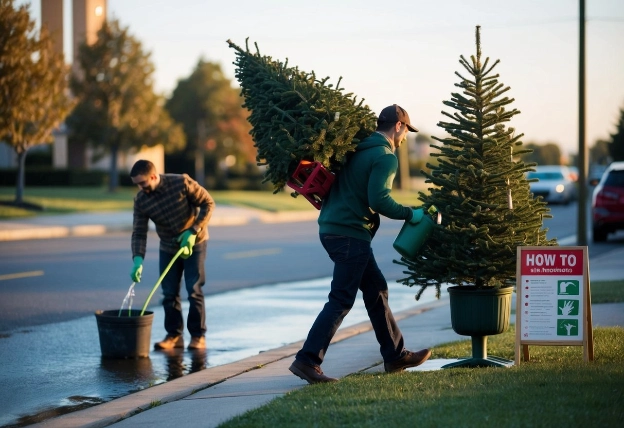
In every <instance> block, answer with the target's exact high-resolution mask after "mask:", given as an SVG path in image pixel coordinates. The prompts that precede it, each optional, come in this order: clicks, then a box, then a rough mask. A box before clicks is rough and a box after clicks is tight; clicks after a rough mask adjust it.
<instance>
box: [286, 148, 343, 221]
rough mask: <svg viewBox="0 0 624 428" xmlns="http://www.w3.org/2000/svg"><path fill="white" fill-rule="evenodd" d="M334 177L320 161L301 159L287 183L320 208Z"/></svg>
mask: <svg viewBox="0 0 624 428" xmlns="http://www.w3.org/2000/svg"><path fill="white" fill-rule="evenodd" d="M334 178H335V176H334V174H333V173H332V172H331V171H329V170H328V169H327V168H325V167H324V166H323V165H322V164H321V163H320V162H314V161H307V160H302V161H301V162H299V165H298V166H297V169H296V170H295V172H294V173H293V175H292V177H291V178H290V180H288V183H287V184H288V186H289V187H290V188H292V189H293V190H295V191H296V192H297V193H299V194H300V195H302V196H303V197H304V198H306V199H307V200H308V201H310V203H311V204H312V205H314V207H315V208H316V209H317V210H320V209H321V203H322V202H323V197H324V196H325V195H327V193H328V192H329V189H330V188H331V185H332V183H333V182H334Z"/></svg>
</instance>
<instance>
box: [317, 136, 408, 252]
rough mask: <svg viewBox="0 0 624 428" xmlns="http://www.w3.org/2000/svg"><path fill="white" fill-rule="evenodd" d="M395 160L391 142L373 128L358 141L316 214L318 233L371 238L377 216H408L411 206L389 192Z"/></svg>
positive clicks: (394, 169) (396, 218) (397, 218)
mask: <svg viewBox="0 0 624 428" xmlns="http://www.w3.org/2000/svg"><path fill="white" fill-rule="evenodd" d="M397 168H398V161H397V158H396V155H395V154H394V151H393V150H392V146H391V144H390V142H389V141H388V140H387V139H386V138H385V137H384V136H383V135H381V134H379V133H377V132H375V133H373V134H371V135H370V136H369V137H368V138H365V139H364V140H363V141H362V142H361V143H360V144H358V145H357V147H356V149H355V152H354V153H352V154H350V157H349V158H348V160H347V162H346V164H345V165H344V166H343V167H342V168H341V169H340V171H338V173H337V175H336V179H335V180H334V182H333V184H332V187H331V189H330V191H329V194H328V195H327V196H325V198H324V199H323V205H322V207H321V213H320V214H319V218H318V223H319V233H329V234H334V235H343V236H349V237H351V238H357V239H362V240H365V241H371V240H372V238H373V235H374V231H375V230H376V227H375V223H377V227H378V226H379V224H378V222H379V219H378V218H377V219H375V218H376V217H377V215H376V213H379V214H381V215H383V216H385V217H388V218H391V219H394V220H402V219H403V220H409V219H411V218H412V209H411V208H410V207H406V206H403V205H401V204H399V203H397V202H396V201H395V200H394V199H392V197H391V196H390V192H391V191H392V181H393V180H394V176H395V174H396V172H397Z"/></svg>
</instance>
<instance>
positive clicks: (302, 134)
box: [228, 40, 377, 193]
mask: <svg viewBox="0 0 624 428" xmlns="http://www.w3.org/2000/svg"><path fill="white" fill-rule="evenodd" d="M228 44H229V46H230V47H231V48H233V49H234V50H235V51H236V61H235V62H234V64H235V65H236V78H237V80H238V81H239V83H240V85H241V88H242V95H243V97H244V99H245V104H244V105H243V106H244V107H246V108H247V109H249V111H250V115H249V122H250V123H251V125H252V130H251V135H252V137H253V139H254V142H255V146H256V147H257V150H258V153H257V155H256V160H257V161H258V165H266V166H267V169H266V172H265V176H264V182H267V181H269V182H271V183H272V184H273V188H274V193H277V192H279V191H280V190H282V188H283V187H284V186H285V185H286V183H287V182H288V181H289V180H291V178H292V176H293V174H294V173H295V171H297V168H298V166H299V164H300V162H301V161H309V162H312V163H314V162H317V163H318V164H321V165H322V166H323V167H324V168H326V169H327V170H329V171H333V172H335V171H337V170H339V169H340V165H341V164H342V163H344V162H345V160H346V156H347V154H348V153H349V152H352V151H354V150H355V146H356V145H357V143H358V142H359V141H361V140H362V139H364V138H365V137H367V136H368V135H370V134H371V133H372V132H373V131H374V130H375V125H376V120H377V118H376V116H375V114H374V113H373V112H372V111H371V110H370V109H369V108H368V106H367V105H364V104H363V102H364V100H363V99H362V100H360V101H357V99H356V98H357V97H355V96H353V94H351V93H347V94H345V93H344V89H343V88H341V87H340V82H341V80H342V77H341V78H339V79H338V82H337V84H336V86H335V87H334V86H333V85H332V84H330V83H328V81H329V78H328V77H326V78H323V79H318V78H317V77H316V75H315V73H314V72H309V73H308V72H304V71H301V70H299V68H297V67H289V66H288V60H286V62H284V63H282V62H280V61H277V60H274V59H272V58H271V57H268V56H263V55H261V54H260V51H259V49H258V46H257V44H255V48H256V50H255V52H253V53H252V52H251V51H250V50H249V45H248V41H246V46H245V49H243V48H241V47H239V46H237V45H236V44H234V43H232V42H231V41H229V40H228ZM301 184H303V183H301ZM321 187H322V186H321Z"/></svg>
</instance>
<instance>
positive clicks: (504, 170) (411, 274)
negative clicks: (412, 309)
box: [396, 26, 557, 367]
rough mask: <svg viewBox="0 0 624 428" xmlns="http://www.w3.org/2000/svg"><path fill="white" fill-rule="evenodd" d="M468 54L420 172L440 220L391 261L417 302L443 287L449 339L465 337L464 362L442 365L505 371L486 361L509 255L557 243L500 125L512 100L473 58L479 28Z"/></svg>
mask: <svg viewBox="0 0 624 428" xmlns="http://www.w3.org/2000/svg"><path fill="white" fill-rule="evenodd" d="M476 48H477V52H476V56H471V60H470V61H468V60H466V59H465V58H464V56H460V61H459V62H460V64H461V65H462V66H463V67H464V69H465V71H466V72H467V73H468V74H467V75H466V77H464V75H462V74H460V73H458V72H456V73H455V74H456V75H457V76H458V77H459V79H460V81H459V83H456V84H455V86H457V87H458V88H460V90H461V92H454V93H452V94H451V100H450V101H444V104H445V105H446V106H448V107H450V108H452V109H453V110H454V112H453V113H449V112H446V111H443V112H442V114H443V115H444V116H445V117H446V119H447V121H441V122H439V123H438V126H439V127H441V128H442V129H444V130H445V131H446V132H447V134H448V135H447V136H446V137H444V138H437V137H433V138H434V139H435V140H437V141H439V142H440V143H442V144H441V145H432V147H433V148H435V149H437V152H436V153H434V154H433V155H432V156H433V157H434V158H435V159H437V163H436V164H435V165H432V164H427V167H428V168H430V169H431V172H430V173H427V172H425V171H423V174H424V175H425V176H426V179H427V182H428V183H430V184H432V185H433V186H432V187H430V188H429V193H428V194H425V193H423V192H421V193H420V194H419V199H420V200H421V201H422V203H423V206H424V207H425V208H426V207H429V206H432V205H434V206H435V207H437V209H438V210H439V211H440V213H441V215H442V223H441V225H440V226H438V227H436V228H434V232H433V234H432V235H431V237H430V238H429V239H428V241H427V242H426V243H425V245H424V246H423V247H422V248H421V250H420V252H419V253H418V254H417V255H416V256H415V257H414V258H412V259H406V258H401V260H400V261H396V263H399V264H401V265H404V266H405V267H406V268H407V270H406V271H405V274H406V275H407V276H406V277H405V278H402V279H400V280H399V282H401V283H403V284H404V285H407V286H410V287H411V286H419V287H420V290H419V291H418V292H417V295H416V298H417V299H419V298H420V296H421V295H422V293H423V291H424V290H425V289H426V288H428V287H435V289H436V296H437V297H438V298H439V297H440V288H441V286H442V285H443V284H451V285H452V286H451V287H449V288H448V291H449V294H450V299H451V300H450V305H451V322H452V326H453V329H454V330H455V332H457V333H458V334H461V335H467V336H471V337H472V358H469V359H466V360H461V361H459V362H457V363H453V364H450V365H447V366H445V367H457V366H462V367H474V366H509V365H511V364H513V363H512V362H511V361H507V360H503V359H501V358H497V357H488V355H487V336H489V335H493V334H499V333H502V332H504V331H505V330H506V329H507V328H508V326H509V317H510V312H511V296H512V291H513V287H514V285H515V277H516V249H517V247H518V246H521V245H557V243H556V240H554V239H552V240H549V239H547V237H546V231H547V230H546V229H544V228H543V219H544V218H548V217H551V215H550V210H549V209H548V208H547V206H546V203H545V202H543V201H542V200H541V198H539V197H538V198H534V197H533V194H531V192H530V188H529V182H528V181H527V179H526V177H525V173H526V172H527V171H529V170H531V168H532V167H534V166H535V164H526V163H525V162H523V161H522V160H521V159H520V158H519V157H518V156H519V155H521V154H523V153H528V152H530V150H526V149H522V142H521V138H522V136H523V134H518V135H516V133H515V130H514V128H511V127H506V123H507V122H509V121H510V120H511V118H512V117H513V116H515V115H516V114H518V113H520V112H519V111H518V110H516V109H507V108H506V107H507V106H508V105H510V104H511V103H512V102H513V101H514V100H513V99H511V98H508V97H507V96H505V93H506V92H507V91H508V90H509V87H505V86H504V85H503V84H502V83H499V82H498V77H499V75H498V74H493V73H492V72H493V69H494V68H495V67H496V65H497V64H498V62H499V61H498V60H497V61H496V62H494V63H493V64H491V65H490V64H489V58H486V59H485V61H482V59H481V42H480V27H479V26H477V27H476Z"/></svg>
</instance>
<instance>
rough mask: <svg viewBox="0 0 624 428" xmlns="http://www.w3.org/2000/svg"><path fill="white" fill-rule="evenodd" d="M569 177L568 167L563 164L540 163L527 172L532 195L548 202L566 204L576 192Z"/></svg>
mask: <svg viewBox="0 0 624 428" xmlns="http://www.w3.org/2000/svg"><path fill="white" fill-rule="evenodd" d="M570 177H571V172H570V169H569V168H568V167H567V166H563V165H540V166H537V167H535V171H530V172H528V173H527V178H528V179H529V181H530V186H531V192H532V193H533V195H535V196H536V197H537V196H541V197H542V198H544V200H545V201H546V202H548V203H556V204H566V205H567V204H568V203H570V201H572V200H573V199H574V196H575V194H576V187H575V186H576V185H575V183H574V181H573V180H572V179H571V178H570ZM533 180H534V181H533Z"/></svg>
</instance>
